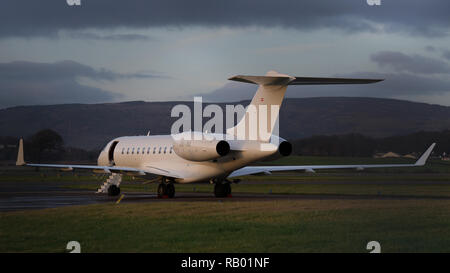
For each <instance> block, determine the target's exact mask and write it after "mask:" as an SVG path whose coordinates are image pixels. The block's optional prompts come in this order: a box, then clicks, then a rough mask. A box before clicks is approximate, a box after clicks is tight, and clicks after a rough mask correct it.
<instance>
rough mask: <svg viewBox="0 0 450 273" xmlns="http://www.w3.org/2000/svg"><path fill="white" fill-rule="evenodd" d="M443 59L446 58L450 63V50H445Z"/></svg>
mask: <svg viewBox="0 0 450 273" xmlns="http://www.w3.org/2000/svg"><path fill="white" fill-rule="evenodd" d="M442 57H444V58H446V59H447V60H449V61H450V50H448V49H445V50H444V51H443V52H442Z"/></svg>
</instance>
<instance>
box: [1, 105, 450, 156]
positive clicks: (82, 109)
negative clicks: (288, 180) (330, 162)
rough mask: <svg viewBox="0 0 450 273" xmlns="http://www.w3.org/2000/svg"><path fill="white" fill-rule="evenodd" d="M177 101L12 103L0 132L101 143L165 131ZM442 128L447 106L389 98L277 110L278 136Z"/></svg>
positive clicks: (449, 120) (82, 144) (447, 120)
mask: <svg viewBox="0 0 450 273" xmlns="http://www.w3.org/2000/svg"><path fill="white" fill-rule="evenodd" d="M180 103H183V104H187V105H189V106H192V102H141V101H138V102H123V103H107V104H64V105H49V106H19V107H12V108H7V109H1V110H0V135H1V136H24V137H27V136H29V135H32V134H33V133H35V132H36V131H38V130H40V129H44V128H51V129H53V130H55V131H57V132H58V133H60V134H61V135H62V136H63V138H64V140H65V144H66V146H73V147H79V148H84V149H99V148H101V147H102V146H103V145H104V144H105V143H106V142H107V141H109V140H110V139H112V138H114V137H117V136H123V135H144V134H146V133H147V131H149V130H150V131H151V134H167V133H169V132H170V128H171V125H172V123H173V122H174V121H175V120H177V119H178V118H171V117H170V111H171V109H172V107H173V106H174V105H176V104H180ZM239 103H240V104H243V105H247V104H248V103H249V102H248V101H242V102H239ZM229 104H230V103H229ZM233 104H235V103H233ZM205 105H206V104H204V106H205ZM219 105H221V106H222V107H224V105H225V104H223V103H221V104H219ZM191 109H192V108H191ZM446 129H450V107H447V106H439V105H431V104H426V103H417V102H409V101H402V100H393V99H378V98H350V97H321V98H299V99H293V98H288V99H285V101H284V103H283V107H282V108H281V114H280V131H281V136H282V137H284V138H288V139H297V138H304V137H309V136H312V135H330V134H348V133H360V134H363V135H367V136H372V137H386V136H393V135H405V134H409V133H413V132H417V131H421V130H424V131H440V130H446Z"/></svg>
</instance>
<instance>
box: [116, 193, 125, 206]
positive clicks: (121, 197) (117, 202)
mask: <svg viewBox="0 0 450 273" xmlns="http://www.w3.org/2000/svg"><path fill="white" fill-rule="evenodd" d="M124 196H125V194H122V195H121V196H120V198H119V200H117V201H116V204H119V203H120V201H122V199H123V197H124Z"/></svg>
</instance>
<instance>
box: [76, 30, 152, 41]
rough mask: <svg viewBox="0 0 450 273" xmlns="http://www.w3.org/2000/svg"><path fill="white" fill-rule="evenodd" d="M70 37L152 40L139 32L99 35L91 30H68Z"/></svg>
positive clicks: (109, 39) (107, 39) (108, 39)
mask: <svg viewBox="0 0 450 273" xmlns="http://www.w3.org/2000/svg"><path fill="white" fill-rule="evenodd" d="M68 36H69V37H70V38H72V39H86V40H103V41H126V42H129V41H153V40H154V39H153V38H152V37H150V36H147V35H141V34H111V35H100V34H96V33H92V32H78V31H75V32H70V33H69V35H68Z"/></svg>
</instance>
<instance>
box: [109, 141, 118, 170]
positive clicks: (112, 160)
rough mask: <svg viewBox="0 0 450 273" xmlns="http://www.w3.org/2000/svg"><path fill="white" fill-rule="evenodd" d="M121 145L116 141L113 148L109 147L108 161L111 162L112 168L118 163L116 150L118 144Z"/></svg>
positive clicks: (112, 145)
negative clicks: (115, 159) (115, 158)
mask: <svg viewBox="0 0 450 273" xmlns="http://www.w3.org/2000/svg"><path fill="white" fill-rule="evenodd" d="M118 143H119V141H114V142H113V143H112V144H111V146H110V147H109V151H108V161H109V165H110V166H114V165H116V163H115V162H114V149H116V146H117V144H118Z"/></svg>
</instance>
